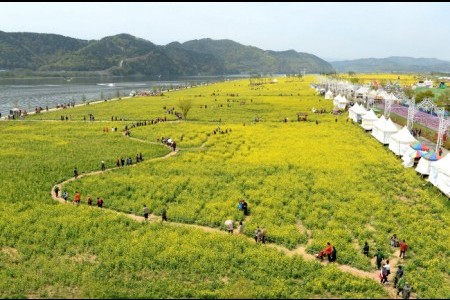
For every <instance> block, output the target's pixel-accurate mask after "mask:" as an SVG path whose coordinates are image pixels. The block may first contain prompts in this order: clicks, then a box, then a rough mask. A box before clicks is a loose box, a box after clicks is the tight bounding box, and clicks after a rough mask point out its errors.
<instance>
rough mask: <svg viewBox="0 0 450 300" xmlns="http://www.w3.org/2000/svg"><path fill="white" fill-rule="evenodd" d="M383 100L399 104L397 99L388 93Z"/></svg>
mask: <svg viewBox="0 0 450 300" xmlns="http://www.w3.org/2000/svg"><path fill="white" fill-rule="evenodd" d="M384 100H391V101H393V102H395V103H399V102H400V100H399V99H398V98H397V97H395V95H394V94H393V93H390V94H389V95H387V96H386V97H385V98H384Z"/></svg>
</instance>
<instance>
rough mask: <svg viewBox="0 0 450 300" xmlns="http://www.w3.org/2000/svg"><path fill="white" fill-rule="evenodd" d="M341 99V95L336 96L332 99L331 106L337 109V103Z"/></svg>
mask: <svg viewBox="0 0 450 300" xmlns="http://www.w3.org/2000/svg"><path fill="white" fill-rule="evenodd" d="M341 99H342V96H341V94H338V95H337V96H336V97H334V98H333V105H334V106H335V107H338V105H339V101H341Z"/></svg>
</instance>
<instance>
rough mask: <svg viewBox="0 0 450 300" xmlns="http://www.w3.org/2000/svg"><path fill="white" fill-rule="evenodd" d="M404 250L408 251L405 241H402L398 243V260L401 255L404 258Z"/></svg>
mask: <svg viewBox="0 0 450 300" xmlns="http://www.w3.org/2000/svg"><path fill="white" fill-rule="evenodd" d="M406 249H408V245H407V244H406V242H405V240H403V242H401V243H400V258H401V257H402V254H403V258H405V252H406Z"/></svg>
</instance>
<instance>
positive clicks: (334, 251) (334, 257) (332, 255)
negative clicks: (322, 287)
mask: <svg viewBox="0 0 450 300" xmlns="http://www.w3.org/2000/svg"><path fill="white" fill-rule="evenodd" d="M336 254H337V250H336V247H334V246H333V250H331V260H330V261H331V262H334V261H336Z"/></svg>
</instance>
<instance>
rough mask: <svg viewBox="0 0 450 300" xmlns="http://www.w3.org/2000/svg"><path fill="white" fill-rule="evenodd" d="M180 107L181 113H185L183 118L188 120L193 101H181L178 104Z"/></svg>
mask: <svg viewBox="0 0 450 300" xmlns="http://www.w3.org/2000/svg"><path fill="white" fill-rule="evenodd" d="M178 107H179V108H180V110H181V112H182V113H183V118H184V119H185V120H186V119H187V115H188V112H189V111H190V110H191V108H192V100H191V99H184V100H180V101H179V102H178Z"/></svg>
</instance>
